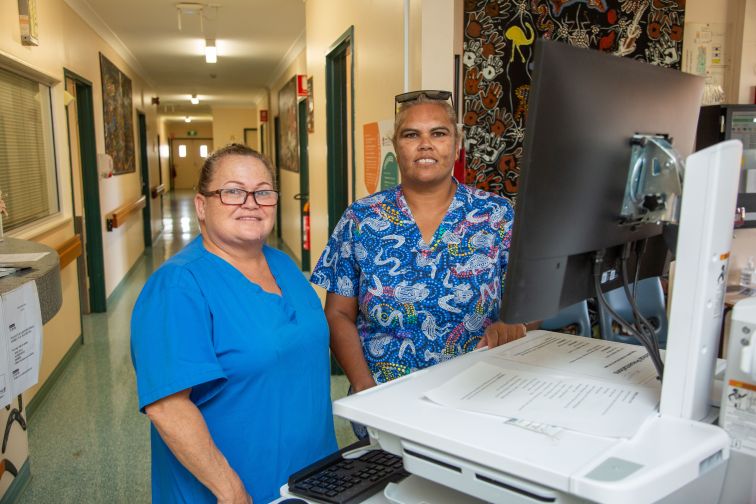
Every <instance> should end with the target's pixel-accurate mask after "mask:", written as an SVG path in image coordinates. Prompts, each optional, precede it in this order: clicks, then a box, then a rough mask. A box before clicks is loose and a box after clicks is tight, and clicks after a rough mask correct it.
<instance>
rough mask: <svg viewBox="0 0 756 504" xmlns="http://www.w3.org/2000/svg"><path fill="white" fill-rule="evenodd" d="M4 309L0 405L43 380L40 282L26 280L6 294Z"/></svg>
mask: <svg viewBox="0 0 756 504" xmlns="http://www.w3.org/2000/svg"><path fill="white" fill-rule="evenodd" d="M0 299H1V300H2V310H0V315H1V317H0V407H2V406H7V405H8V404H10V402H11V400H12V399H13V398H14V397H15V396H17V395H18V394H20V393H22V392H23V391H25V390H26V389H28V388H30V387H32V386H34V385H36V383H37V381H38V380H39V364H40V353H41V348H42V313H41V311H40V307H39V296H38V294H37V285H36V284H35V283H34V282H26V283H24V284H23V285H22V286H21V287H18V288H17V289H14V290H12V291H10V292H7V293H5V294H3V295H2V297H1V298H0Z"/></svg>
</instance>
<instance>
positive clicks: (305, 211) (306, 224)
mask: <svg viewBox="0 0 756 504" xmlns="http://www.w3.org/2000/svg"><path fill="white" fill-rule="evenodd" d="M302 248H303V249H305V250H310V202H309V201H305V204H304V206H303V207H302Z"/></svg>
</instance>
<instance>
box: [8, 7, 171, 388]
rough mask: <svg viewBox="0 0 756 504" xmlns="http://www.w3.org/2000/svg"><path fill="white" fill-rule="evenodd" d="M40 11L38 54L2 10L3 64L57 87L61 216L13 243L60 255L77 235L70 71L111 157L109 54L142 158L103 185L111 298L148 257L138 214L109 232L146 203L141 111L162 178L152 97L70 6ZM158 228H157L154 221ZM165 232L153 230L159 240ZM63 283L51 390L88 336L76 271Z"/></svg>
mask: <svg viewBox="0 0 756 504" xmlns="http://www.w3.org/2000/svg"><path fill="white" fill-rule="evenodd" d="M38 11H39V13H40V14H39V33H40V44H39V46H37V47H27V46H22V45H21V44H20V42H19V40H20V33H19V25H18V5H17V2H12V1H8V2H0V62H2V64H4V65H6V66H11V67H15V68H17V69H21V70H22V71H26V72H31V73H37V74H39V75H43V76H44V78H46V79H48V80H50V81H51V83H52V95H53V103H52V112H53V123H54V133H55V152H56V163H57V171H58V184H59V194H60V203H61V212H60V213H59V215H56V216H53V217H52V218H50V219H48V220H46V221H45V222H42V223H35V224H34V225H32V226H30V227H28V228H24V229H20V230H16V231H14V232H11V233H9V235H10V236H14V237H16V238H21V239H31V240H36V241H40V242H42V243H45V244H47V245H49V246H51V247H53V248H56V247H58V246H60V245H61V244H62V243H64V242H65V241H66V240H68V239H69V238H70V237H71V236H72V235H73V225H72V208H71V199H72V198H71V191H72V189H71V186H70V184H71V167H70V165H69V149H68V142H67V139H68V132H67V124H66V118H65V108H64V105H63V88H64V86H63V69H64V68H66V69H68V70H71V71H73V72H75V73H76V74H78V75H80V76H81V77H83V78H84V79H87V80H89V81H90V82H91V83H92V90H93V95H94V96H93V98H94V118H95V134H96V146H97V152H104V143H105V141H104V132H103V118H102V92H101V89H102V88H101V81H100V64H99V53H100V52H102V53H103V54H104V55H105V56H106V57H107V58H108V59H109V60H111V61H112V62H113V63H114V64H115V65H116V66H117V67H118V68H120V69H121V70H122V71H123V72H124V73H126V75H128V76H129V78H130V79H131V81H132V89H133V97H132V98H133V104H134V107H135V112H134V145H135V148H136V152H137V166H136V171H135V172H134V173H129V174H125V175H119V176H116V177H112V178H109V179H101V180H100V184H99V189H100V203H101V208H100V210H101V213H102V219H101V229H102V234H103V255H104V259H105V287H106V293H107V294H108V295H109V294H110V293H112V291H113V290H114V289H115V287H116V286H117V285H118V283H119V282H120V281H121V280H122V279H123V277H124V275H125V274H126V273H127V272H128V270H129V269H130V268H131V267H132V266H133V265H134V263H135V262H136V261H137V259H138V258H139V257H140V256H141V254H142V252H143V250H144V247H143V234H142V218H141V215H140V214H135V215H134V216H133V217H132V218H130V219H129V220H128V221H127V223H126V225H124V226H123V227H120V228H117V229H116V230H114V231H113V232H107V231H106V230H105V216H106V214H107V213H108V212H110V211H112V210H113V209H115V208H117V207H119V206H121V205H123V204H125V203H128V202H130V201H133V200H136V199H137V198H139V197H140V195H141V184H140V181H141V175H140V167H139V157H138V153H139V138H138V135H137V128H138V122H137V115H136V109H138V110H141V111H143V112H144V113H145V114H146V119H147V125H148V132H147V152H148V159H149V164H150V179H152V178H153V176H154V177H157V171H156V170H157V155H158V154H157V153H158V151H157V145H156V140H157V131H158V127H157V113H156V110H155V108H154V107H153V106H151V105H150V104H149V102H150V97H151V96H152V95H153V93H152V92H151V90H149V89H148V88H147V86H146V85H145V83H144V82H143V80H142V79H141V78H140V76H139V75H137V74H136V73H135V72H134V71H133V70H132V69H131V68H129V66H128V65H127V64H126V63H125V61H124V60H123V59H122V58H121V57H120V56H119V55H118V54H117V53H116V52H115V50H114V49H113V48H112V47H110V46H109V45H108V44H107V43H105V41H104V40H103V39H102V38H101V37H100V36H99V35H97V34H96V33H95V31H93V30H92V29H91V28H90V27H89V25H87V24H86V23H85V22H84V21H83V20H82V19H81V18H80V17H79V16H78V15H77V14H76V13H75V12H73V11H72V10H71V9H70V8H69V7H68V5H67V4H65V3H64V2H63V0H38ZM154 213H155V207H154V206H153V214H154ZM153 222H154V223H156V222H155V220H153ZM156 224H157V223H156ZM158 231H159V230H155V229H153V232H155V233H156V232H158ZM61 280H62V288H63V295H64V297H63V307H62V308H61V310H60V311H59V312H58V314H57V315H56V316H55V317H54V318H53V319H52V320H50V321H49V322H48V323H47V324H46V325H45V328H44V337H43V338H44V342H43V344H44V347H43V351H42V355H43V361H42V368H41V372H40V385H41V384H43V383H44V381H45V380H46V379H47V377H48V376H49V374H50V372H52V370H53V369H54V368H55V367H56V366H57V365H58V363H59V362H60V359H61V358H62V356H63V355H65V353H66V352H67V351H68V350H69V349H70V347H71V345H72V343H73V342H74V341H75V340H76V339H77V338H78V337H79V335H80V334H81V324H80V317H79V295H78V284H77V279H76V268H75V263H72V264H71V265H69V266H67V267H66V268H65V269H64V270H63V271H62V275H61ZM36 391H37V388H34V389H32V390H30V391H29V392H27V394H26V396H27V399H30V398H31V397H33V395H34V394H35V393H36Z"/></svg>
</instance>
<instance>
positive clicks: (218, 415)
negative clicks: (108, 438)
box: [131, 236, 336, 503]
mask: <svg viewBox="0 0 756 504" xmlns="http://www.w3.org/2000/svg"><path fill="white" fill-rule="evenodd" d="M263 252H264V254H265V258H266V260H267V262H268V265H269V266H270V269H271V271H272V273H273V276H274V277H275V279H276V282H277V283H278V285H279V287H280V288H281V291H282V295H281V296H279V295H277V294H271V293H269V292H266V291H264V290H263V289H262V288H260V286H258V285H257V284H255V283H253V282H251V281H249V280H248V279H247V278H246V277H245V276H244V275H243V274H242V273H241V272H239V271H238V270H237V269H236V268H234V267H233V266H232V265H231V264H230V263H228V262H226V261H225V260H223V259H221V258H220V257H218V256H216V255H214V254H212V253H210V252H208V251H207V250H205V248H204V246H203V244H202V237H201V236H200V237H198V238H196V239H195V240H193V241H192V242H191V243H190V244H189V245H188V246H187V247H186V248H184V249H183V250H182V251H181V252H179V253H178V254H176V255H175V256H174V257H173V258H171V259H170V260H169V261H167V262H166V263H165V264H163V265H162V266H161V267H160V268H159V269H158V270H157V271H156V272H155V273H154V274H153V275H152V276H151V277H150V278H149V280H148V281H147V283H146V285H145V286H144V289H143V290H142V293H141V294H140V296H139V299H138V300H137V303H136V305H135V307H134V311H133V314H132V320H131V352H132V361H133V363H134V369H135V371H136V379H137V391H138V396H139V408H140V410H142V411H144V407H145V406H147V405H149V404H151V403H153V402H155V401H157V400H159V399H162V398H164V397H166V396H169V395H171V394H174V393H176V392H179V391H182V390H185V389H187V388H191V389H192V392H191V396H190V398H191V400H192V401H193V402H194V403H195V404H196V405H197V407H198V408H199V410H200V412H201V413H202V416H203V417H204V419H205V422H206V423H207V426H208V429H209V430H210V434H211V436H212V438H213V441H214V442H215V444H216V445H217V447H218V448H219V450H220V451H221V452H222V453H223V455H224V456H225V457H226V459H227V460H228V462H229V464H230V465H231V467H232V468H233V469H234V470H235V471H236V472H237V473H238V474H239V476H240V477H241V479H242V481H243V482H244V484H245V486H246V488H247V491H249V492H250V494H251V495H252V497H253V499H254V502H268V501H270V500H273V499H275V498H277V497H278V495H279V493H278V489H279V487H280V486H281V485H283V484H284V483H286V480H287V478H288V476H289V475H290V474H291V473H293V472H295V471H297V470H299V469H301V468H302V467H304V466H306V465H308V464H310V463H312V462H314V461H315V460H317V459H319V458H321V457H323V456H325V455H327V454H329V453H331V452H333V451H334V450H336V441H335V437H334V432H333V419H332V413H331V402H330V371H329V363H330V360H329V352H328V326H327V323H326V320H325V316H324V314H323V310H322V308H321V304H320V300H319V299H318V297H317V295H316V294H315V292H314V291H313V289H312V287H311V286H310V285H309V284H308V282H307V281H306V280H305V278H304V277H303V275H302V273H301V272H300V271H299V269H298V268H297V267H296V265H295V264H294V263H293V262H292V261H291V259H289V258H288V257H287V256H286V255H285V254H284V253H282V252H280V251H278V250H275V249H272V248H270V247H268V246H265V247H264V248H263ZM151 440H152V498H153V502H161V503H163V502H193V503H194V502H208V503H215V502H216V499H215V498H214V497H213V495H212V494H211V493H210V491H208V490H207V489H206V488H205V487H204V486H203V485H202V484H201V483H200V482H199V481H198V480H197V479H196V478H195V477H194V476H193V475H192V474H191V473H190V472H189V471H187V470H186V469H185V468H184V467H183V465H181V463H180V462H179V461H178V460H177V459H176V458H175V457H174V455H173V454H172V453H171V451H170V450H169V449H168V447H167V446H166V445H165V443H164V442H163V440H162V438H161V437H160V435H159V434H158V432H157V431H156V430H155V427H154V426H153V427H152V431H151Z"/></svg>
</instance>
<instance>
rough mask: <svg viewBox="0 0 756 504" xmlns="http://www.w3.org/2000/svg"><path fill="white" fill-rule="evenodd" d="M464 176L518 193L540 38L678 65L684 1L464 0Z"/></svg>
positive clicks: (506, 193) (484, 185) (489, 187)
mask: <svg viewBox="0 0 756 504" xmlns="http://www.w3.org/2000/svg"><path fill="white" fill-rule="evenodd" d="M464 8H465V14H464V23H465V27H464V29H465V31H464V55H463V82H464V86H463V93H464V116H463V123H464V129H465V147H466V152H467V159H466V161H467V169H466V172H465V182H466V183H467V184H470V185H474V186H477V187H479V188H481V189H485V190H487V191H491V192H493V193H497V194H501V195H502V196H505V197H507V198H510V199H512V200H514V199H515V196H516V195H517V183H518V179H519V175H520V162H521V160H522V154H523V148H522V144H523V139H524V137H525V119H526V117H527V112H528V105H527V103H528V91H529V90H530V81H531V70H530V66H529V64H530V62H531V59H532V57H533V52H534V42H535V40H536V39H537V38H545V39H553V40H560V41H564V42H567V43H569V44H572V45H574V46H579V47H585V48H590V49H594V50H599V51H605V52H608V53H612V54H615V55H617V56H624V57H627V58H634V59H638V60H642V61H647V62H649V63H653V64H655V65H662V66H666V67H672V68H680V58H681V53H682V40H683V24H684V20H683V18H684V15H685V0H465V4H464Z"/></svg>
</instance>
